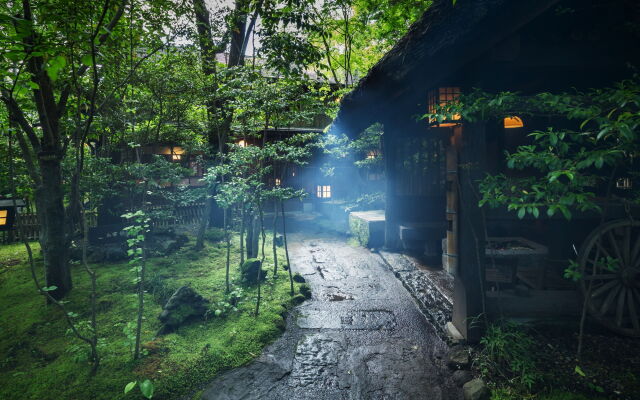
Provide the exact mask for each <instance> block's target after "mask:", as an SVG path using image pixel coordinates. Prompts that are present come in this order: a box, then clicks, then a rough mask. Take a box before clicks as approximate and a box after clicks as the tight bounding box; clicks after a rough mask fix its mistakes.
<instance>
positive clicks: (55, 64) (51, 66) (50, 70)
mask: <svg viewBox="0 0 640 400" xmlns="http://www.w3.org/2000/svg"><path fill="white" fill-rule="evenodd" d="M66 65H67V59H66V58H65V57H64V56H56V57H54V58H52V59H51V60H49V63H48V64H47V66H46V67H45V69H46V71H47V75H49V79H51V80H52V81H56V80H57V79H58V73H59V72H60V71H62V69H64V67H65V66H66Z"/></svg>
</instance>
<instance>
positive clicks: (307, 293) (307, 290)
mask: <svg viewBox="0 0 640 400" xmlns="http://www.w3.org/2000/svg"><path fill="white" fill-rule="evenodd" d="M300 294H301V295H303V296H304V298H305V299H310V298H311V287H310V286H309V285H307V284H306V283H304V284H302V285H300Z"/></svg>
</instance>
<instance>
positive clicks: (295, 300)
mask: <svg viewBox="0 0 640 400" xmlns="http://www.w3.org/2000/svg"><path fill="white" fill-rule="evenodd" d="M306 299H307V298H306V297H305V296H304V295H303V294H297V295H295V296H293V297H292V298H291V302H292V303H293V304H296V305H297V304H302V303H304V301H305V300H306Z"/></svg>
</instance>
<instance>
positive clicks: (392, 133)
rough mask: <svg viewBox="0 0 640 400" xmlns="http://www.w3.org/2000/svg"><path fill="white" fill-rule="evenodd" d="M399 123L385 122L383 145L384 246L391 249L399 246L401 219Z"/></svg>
mask: <svg viewBox="0 0 640 400" xmlns="http://www.w3.org/2000/svg"><path fill="white" fill-rule="evenodd" d="M398 134H399V132H398V123H397V122H396V121H391V120H388V121H385V122H384V134H383V135H382V146H383V149H382V151H383V155H384V168H385V178H386V192H387V193H386V205H385V225H384V247H385V248H386V249H389V250H396V249H398V248H399V242H400V238H399V230H398V229H399V228H398V225H399V223H398V222H399V221H398V210H397V204H396V201H395V200H396V190H395V182H396V170H395V167H396V157H397V154H398V150H397V143H398V137H397V135H398Z"/></svg>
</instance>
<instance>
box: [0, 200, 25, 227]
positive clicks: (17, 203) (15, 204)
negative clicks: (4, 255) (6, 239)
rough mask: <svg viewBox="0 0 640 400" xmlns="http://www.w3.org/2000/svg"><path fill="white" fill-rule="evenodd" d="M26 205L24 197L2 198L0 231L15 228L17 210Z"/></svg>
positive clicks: (0, 202) (0, 203)
mask: <svg viewBox="0 0 640 400" xmlns="http://www.w3.org/2000/svg"><path fill="white" fill-rule="evenodd" d="M25 205H26V204H25V202H24V200H22V199H16V200H13V199H3V200H0V231H8V230H11V229H12V228H13V225H14V223H15V220H16V214H17V211H18V210H19V209H21V208H22V207H24V206H25Z"/></svg>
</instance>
